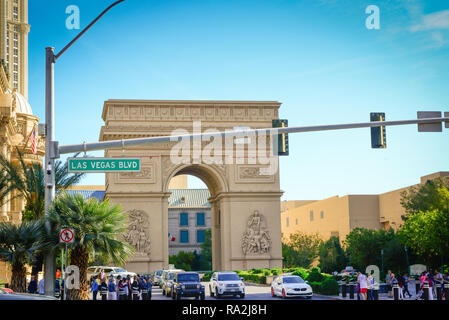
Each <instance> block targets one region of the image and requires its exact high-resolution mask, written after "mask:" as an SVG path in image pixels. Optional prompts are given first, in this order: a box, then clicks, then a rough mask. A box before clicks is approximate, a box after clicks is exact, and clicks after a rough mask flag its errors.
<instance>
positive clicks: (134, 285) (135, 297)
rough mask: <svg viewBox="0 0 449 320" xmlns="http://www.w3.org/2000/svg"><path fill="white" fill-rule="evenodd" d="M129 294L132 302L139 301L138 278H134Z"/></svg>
mask: <svg viewBox="0 0 449 320" xmlns="http://www.w3.org/2000/svg"><path fill="white" fill-rule="evenodd" d="M131 293H132V299H133V300H140V285H139V277H138V276H135V277H134V281H133V283H132V284H131Z"/></svg>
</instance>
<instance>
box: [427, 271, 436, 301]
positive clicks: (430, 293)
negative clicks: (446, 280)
mask: <svg viewBox="0 0 449 320" xmlns="http://www.w3.org/2000/svg"><path fill="white" fill-rule="evenodd" d="M426 281H427V283H428V284H429V300H433V289H434V287H435V282H434V281H433V275H432V274H431V273H430V272H428V273H427V275H426Z"/></svg>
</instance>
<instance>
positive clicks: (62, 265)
mask: <svg viewBox="0 0 449 320" xmlns="http://www.w3.org/2000/svg"><path fill="white" fill-rule="evenodd" d="M64 280H65V269H64V249H62V248H61V294H62V299H65V298H64V293H65V290H64V286H65V281H64Z"/></svg>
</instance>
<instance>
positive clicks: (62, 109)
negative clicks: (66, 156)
mask: <svg viewBox="0 0 449 320" xmlns="http://www.w3.org/2000/svg"><path fill="white" fill-rule="evenodd" d="M111 3H112V0H95V1H92V0H69V1H66V0H58V1H50V0H38V1H37V0H29V24H30V25H31V32H30V35H29V101H30V103H31V106H32V108H33V112H34V114H35V115H37V116H39V117H40V118H41V122H44V117H45V109H44V103H45V96H44V94H45V47H48V46H53V47H55V48H56V52H58V51H59V50H60V49H62V48H63V47H64V46H65V45H66V44H67V43H68V42H69V41H70V40H71V39H72V38H74V37H75V36H76V35H77V34H78V33H79V31H80V30H69V29H67V27H66V20H67V18H68V17H69V14H66V8H67V7H68V6H70V5H76V6H78V7H79V9H80V27H81V29H82V28H84V27H85V26H87V25H88V24H89V23H90V21H91V20H92V19H94V18H95V17H96V16H97V15H98V14H99V13H100V12H101V11H103V10H104V9H105V8H106V7H107V6H108V5H109V4H111ZM369 5H376V6H377V7H378V8H379V21H380V26H379V27H380V28H379V29H368V28H367V26H366V20H367V18H369V16H370V14H367V13H366V9H367V7H368V6H369ZM55 70H56V71H55V113H56V128H55V130H56V139H57V140H58V141H59V143H60V145H64V144H75V143H82V142H84V141H86V142H95V141H98V138H99V133H100V128H101V126H102V125H103V124H104V123H103V121H102V119H101V113H102V109H103V103H104V101H105V100H108V99H149V100H153V99H154V100H165V99H167V100H270V101H273V100H275V101H279V102H282V106H281V108H280V118H281V119H288V121H289V126H302V125H318V124H337V123H350V122H366V121H369V115H370V112H385V113H386V118H387V120H405V119H415V118H416V117H417V114H416V113H417V111H449V90H448V85H449V3H448V2H447V1H435V0H433V1H422V0H407V1H405V0H404V1H398V0H394V1H393V0H384V1H380V0H370V1H363V0H327V1H325V0H303V1H301V0H268V1H267V0H247V1H245V0H241V1H235V0H226V1H224V0H207V1H206V0H203V1H201V0H164V1H161V0H159V1H153V0H145V1H141V0H126V1H125V2H124V3H122V4H120V5H118V6H117V7H115V8H113V9H112V10H111V11H110V12H108V13H107V14H106V15H105V16H104V17H103V18H102V19H101V20H100V21H99V22H98V23H97V24H96V25H95V26H94V27H93V28H92V29H91V30H89V31H88V32H87V33H86V34H85V35H84V36H83V37H82V38H81V39H80V40H79V41H78V42H77V43H76V44H75V45H74V46H73V47H72V48H70V49H69V50H68V51H67V52H66V53H64V55H63V56H61V58H60V59H59V60H58V61H57V63H56V67H55ZM448 138H449V129H443V132H442V133H418V130H417V127H416V125H410V126H399V127H388V128H387V149H386V150H380V149H371V142H370V129H368V128H363V129H354V130H342V131H331V132H313V133H300V134H292V135H290V137H289V141H290V156H288V157H281V159H280V181H281V189H282V190H283V191H284V192H285V193H284V196H283V198H282V199H283V200H296V199H314V200H317V199H323V198H328V197H332V196H335V195H340V196H343V195H346V194H377V193H383V192H387V191H391V190H394V189H398V188H402V187H405V186H409V185H412V184H416V183H418V182H419V178H420V177H421V176H423V175H427V174H430V173H433V172H437V171H449V163H448V160H449V148H448V147H449V139H448ZM91 155H95V156H103V152H96V153H91ZM190 182H191V183H190V187H201V186H202V183H201V182H199V181H198V180H196V179H192V180H191V181H190ZM82 184H92V185H97V184H100V185H101V184H104V175H103V174H89V175H88V176H87V177H86V178H85V179H84V180H83V181H82Z"/></svg>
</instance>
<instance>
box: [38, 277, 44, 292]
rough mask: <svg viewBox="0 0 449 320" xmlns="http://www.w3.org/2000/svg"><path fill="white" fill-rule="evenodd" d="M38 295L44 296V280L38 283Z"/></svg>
mask: <svg viewBox="0 0 449 320" xmlns="http://www.w3.org/2000/svg"><path fill="white" fill-rule="evenodd" d="M39 294H40V295H44V294H45V280H44V278H42V279H41V281H39Z"/></svg>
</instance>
